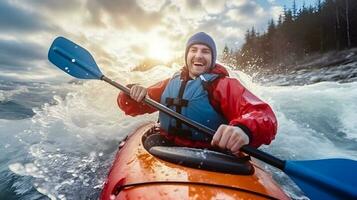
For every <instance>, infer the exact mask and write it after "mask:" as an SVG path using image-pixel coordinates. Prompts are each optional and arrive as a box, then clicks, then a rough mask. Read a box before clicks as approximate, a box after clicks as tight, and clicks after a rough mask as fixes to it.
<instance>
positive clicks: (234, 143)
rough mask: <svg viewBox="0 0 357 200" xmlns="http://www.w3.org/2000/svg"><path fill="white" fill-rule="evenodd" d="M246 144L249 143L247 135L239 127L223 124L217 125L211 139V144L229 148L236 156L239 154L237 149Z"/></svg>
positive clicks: (225, 148)
mask: <svg viewBox="0 0 357 200" xmlns="http://www.w3.org/2000/svg"><path fill="white" fill-rule="evenodd" d="M246 144H249V137H248V135H247V134H246V133H245V132H244V131H243V130H242V129H241V128H239V127H237V126H229V125H224V124H222V125H220V126H219V127H218V129H217V131H216V133H215V134H214V135H213V138H212V141H211V145H212V146H217V147H219V148H220V149H222V150H229V151H231V152H232V154H234V155H236V156H238V155H239V149H240V148H241V147H242V146H244V145H246Z"/></svg>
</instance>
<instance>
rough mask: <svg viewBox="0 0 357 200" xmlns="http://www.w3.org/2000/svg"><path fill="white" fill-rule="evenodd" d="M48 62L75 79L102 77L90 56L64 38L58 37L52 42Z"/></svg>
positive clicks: (84, 50)
mask: <svg viewBox="0 0 357 200" xmlns="http://www.w3.org/2000/svg"><path fill="white" fill-rule="evenodd" d="M48 60H50V61H51V62H52V63H53V64H54V65H56V66H57V67H58V68H60V69H62V70H63V71H64V72H66V73H67V74H70V75H72V76H74V77H76V78H81V79H101V77H102V76H103V74H102V72H101V71H100V70H99V68H98V66H97V63H96V62H95V60H94V59H93V57H92V55H91V54H90V53H89V52H88V51H87V50H86V49H84V48H83V47H81V46H79V45H77V44H75V43H73V42H72V41H70V40H68V39H66V38H64V37H58V38H56V39H55V40H54V41H53V43H52V45H51V47H50V50H49V52H48Z"/></svg>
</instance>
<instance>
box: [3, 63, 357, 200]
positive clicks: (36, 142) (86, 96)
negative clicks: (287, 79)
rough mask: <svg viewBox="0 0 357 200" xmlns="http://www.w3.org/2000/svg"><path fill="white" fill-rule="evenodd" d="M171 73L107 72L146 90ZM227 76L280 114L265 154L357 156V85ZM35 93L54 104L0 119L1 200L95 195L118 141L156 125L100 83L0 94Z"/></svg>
mask: <svg viewBox="0 0 357 200" xmlns="http://www.w3.org/2000/svg"><path fill="white" fill-rule="evenodd" d="M176 70H178V68H177V67H172V68H169V67H166V66H156V67H155V68H153V69H151V70H149V71H146V72H127V71H125V70H118V71H117V72H115V71H114V70H112V71H109V70H107V71H106V73H105V74H107V75H108V76H110V77H111V78H112V79H113V80H116V81H118V82H120V83H123V84H128V83H141V84H142V85H144V86H149V85H151V84H153V83H155V82H157V81H159V80H162V79H164V78H167V77H170V76H172V75H173V73H174V72H175V71H176ZM230 74H231V76H232V77H235V78H238V79H239V80H241V82H242V83H243V84H244V85H245V86H246V87H247V88H248V89H249V90H251V91H252V92H253V93H255V94H257V95H258V96H259V97H261V98H262V99H264V100H265V101H267V102H268V103H269V104H270V105H271V106H272V108H273V110H274V111H275V113H276V115H277V117H278V122H279V129H278V135H277V136H276V139H275V140H274V141H273V142H272V144H271V145H269V146H264V147H263V148H262V149H263V150H264V151H267V152H269V153H271V154H273V155H276V156H277V157H279V158H282V159H294V160H298V159H321V158H331V157H344V158H351V159H357V153H356V152H357V125H356V124H357V121H356V119H357V116H356V115H357V114H356V112H355V110H356V109H357V101H356V99H357V83H356V82H352V83H345V84H340V83H336V82H322V83H318V84H314V85H305V86H285V87H277V86H269V87H265V86H262V85H259V84H256V83H253V82H252V81H251V79H250V78H249V77H248V76H247V75H245V74H244V73H241V72H238V71H230ZM36 87H38V88H40V87H42V86H38V85H37V86H35V88H36ZM63 88H66V90H65V91H63ZM30 90H31V91H30ZM40 91H41V94H43V91H46V93H45V95H42V96H46V97H47V98H48V97H51V99H46V98H45V99H42V102H46V103H42V104H41V105H38V104H36V105H35V106H34V105H33V106H31V110H32V112H33V114H32V115H29V116H27V117H22V118H14V119H11V118H6V117H4V116H2V119H1V120H0V130H1V134H0V141H1V142H0V151H1V152H3V153H2V155H1V156H0V161H1V166H0V169H1V171H0V179H1V180H0V191H2V192H0V199H1V198H2V197H8V198H12V197H13V198H17V199H31V198H32V199H41V198H43V199H48V198H50V199H96V198H98V196H99V193H100V191H101V188H102V185H103V182H104V181H105V178H106V175H107V173H108V170H109V168H110V165H111V163H112V161H113V158H114V155H115V153H116V150H117V147H118V145H119V144H118V142H119V141H120V140H121V139H122V138H123V137H125V136H126V135H127V134H128V133H130V132H131V131H133V130H134V129H135V128H136V127H138V126H139V125H140V124H142V123H143V122H145V121H156V119H157V113H155V114H150V115H148V114H147V115H143V116H139V117H135V118H133V117H129V116H125V115H124V114H123V112H122V111H120V110H119V109H118V108H117V104H116V97H117V94H118V90H117V89H116V88H113V87H111V86H110V85H108V84H106V83H104V82H101V81H85V82H83V83H80V84H69V83H61V84H60V85H56V86H54V85H46V86H45V87H43V88H41V90H37V91H36V90H32V89H31V87H29V86H23V87H17V86H11V87H9V88H8V89H7V90H6V91H5V89H2V90H0V101H1V102H5V101H7V100H9V99H12V100H16V99H18V98H20V97H21V98H23V99H22V100H23V101H22V104H23V105H25V104H26V101H30V99H26V97H25V96H26V95H22V96H21V94H25V93H29V92H31V93H35V95H36V92H37V93H38V94H40ZM53 91H55V92H54V93H53ZM60 91H62V92H60ZM16 95H18V96H16ZM5 99H6V100H5ZM39 102H40V101H39ZM265 168H266V169H267V170H270V171H272V172H273V173H274V177H275V178H276V179H277V180H278V182H280V183H281V184H283V185H284V186H283V187H284V189H285V190H286V191H287V192H288V193H289V194H290V195H291V196H292V197H294V198H303V197H302V195H301V193H299V191H298V190H297V189H296V188H295V186H294V185H293V184H291V183H290V182H289V180H288V179H287V178H286V176H285V175H284V174H283V173H282V172H279V171H277V170H275V169H272V168H271V167H269V166H267V165H265Z"/></svg>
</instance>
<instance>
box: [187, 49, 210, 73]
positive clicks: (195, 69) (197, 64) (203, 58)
mask: <svg viewBox="0 0 357 200" xmlns="http://www.w3.org/2000/svg"><path fill="white" fill-rule="evenodd" d="M186 63H187V67H188V71H189V75H190V77H191V78H196V77H197V76H199V75H201V74H203V73H205V72H207V71H208V70H209V68H210V67H211V65H212V51H211V49H210V48H209V47H208V46H206V45H204V44H194V45H192V46H191V47H190V48H189V49H188V53H187V60H186Z"/></svg>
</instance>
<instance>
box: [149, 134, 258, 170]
mask: <svg viewBox="0 0 357 200" xmlns="http://www.w3.org/2000/svg"><path fill="white" fill-rule="evenodd" d="M142 143H143V146H144V148H145V149H146V150H147V151H148V152H149V153H150V154H151V155H153V156H155V157H157V158H160V159H162V160H164V161H166V162H170V163H174V164H178V165H181V166H185V167H190V168H195V169H201V170H207V171H214V172H221V173H229V174H236V175H251V174H253V173H254V167H253V166H252V164H251V163H250V162H249V160H250V157H249V156H244V157H240V158H238V157H236V156H233V155H227V154H224V153H221V152H216V151H212V150H209V149H198V148H189V147H179V146H174V145H173V144H172V143H171V142H170V141H168V140H166V139H165V138H164V137H163V136H161V135H160V134H159V133H158V132H157V131H155V130H154V129H150V131H148V132H146V133H145V134H144V135H143V137H142Z"/></svg>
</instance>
